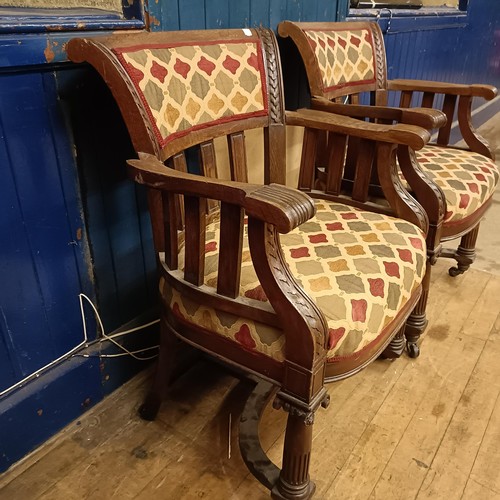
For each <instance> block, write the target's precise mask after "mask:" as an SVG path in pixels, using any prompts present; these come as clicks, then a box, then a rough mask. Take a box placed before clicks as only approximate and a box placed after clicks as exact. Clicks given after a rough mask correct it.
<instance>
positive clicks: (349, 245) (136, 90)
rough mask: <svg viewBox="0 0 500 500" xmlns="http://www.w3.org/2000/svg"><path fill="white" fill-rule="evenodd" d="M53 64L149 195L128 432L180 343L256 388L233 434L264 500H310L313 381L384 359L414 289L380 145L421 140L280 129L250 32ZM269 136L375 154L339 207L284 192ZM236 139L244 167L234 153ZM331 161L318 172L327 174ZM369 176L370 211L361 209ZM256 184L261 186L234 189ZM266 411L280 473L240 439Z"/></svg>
mask: <svg viewBox="0 0 500 500" xmlns="http://www.w3.org/2000/svg"><path fill="white" fill-rule="evenodd" d="M68 55H69V57H70V58H71V59H72V60H73V61H75V62H83V61H87V62H88V63H90V64H91V65H92V66H94V68H95V69H96V70H97V71H98V72H99V73H100V74H101V76H102V77H103V79H104V80H105V82H106V83H107V84H108V85H109V87H110V89H111V90H112V93H113V95H114V98H115V99H116V101H117V103H118V105H119V107H120V109H121V112H122V115H123V118H124V120H125V123H126V125H127V127H128V130H129V132H130V135H131V138H132V141H133V144H134V147H135V149H136V151H137V152H138V155H139V157H140V159H139V160H131V161H129V162H128V170H129V174H130V176H131V177H132V178H133V179H134V180H135V181H136V182H138V183H139V184H143V185H144V186H146V187H147V189H148V192H149V202H150V213H151V219H152V225H153V232H154V240H155V246H156V251H157V255H158V267H159V273H160V279H159V292H160V304H161V322H160V324H161V346H160V354H159V361H158V366H157V371H156V376H155V382H154V384H153V387H152V389H151V391H150V393H149V394H148V396H147V398H146V401H145V403H144V404H143V406H142V408H141V415H142V417H143V418H147V419H153V418H155V416H156V413H157V412H158V410H159V407H160V403H161V401H162V400H163V399H164V398H165V396H166V390H167V388H168V384H169V380H170V376H171V371H172V366H173V365H174V361H175V357H176V352H177V348H178V345H179V339H180V340H182V341H184V342H186V343H188V344H190V345H192V346H194V347H195V348H197V349H199V350H201V351H203V352H205V353H207V354H208V355H211V356H213V357H215V358H216V359H218V360H220V361H222V362H224V363H226V364H228V365H229V366H233V367H235V368H236V369H237V371H238V373H240V374H246V375H247V376H253V377H257V378H258V379H259V380H261V382H259V383H258V385H257V387H256V391H260V392H259V394H260V396H259V397H251V398H250V399H249V400H248V402H247V407H246V409H245V416H244V418H242V424H241V425H242V427H241V429H242V430H241V434H240V440H241V447H240V448H241V452H242V455H243V457H244V459H245V462H246V463H247V465H248V467H249V469H250V470H251V472H252V473H253V474H254V475H255V477H256V478H257V479H258V480H259V481H261V482H262V483H263V484H264V485H265V486H267V487H268V488H269V489H270V490H271V494H272V496H273V498H286V499H299V498H300V499H305V498H310V497H311V496H312V495H313V493H314V483H313V482H312V481H311V480H310V478H309V456H310V453H311V443H312V427H313V420H314V413H315V411H316V410H317V408H318V407H319V406H321V405H323V406H325V407H326V406H327V405H328V400H329V396H328V393H327V391H326V389H325V386H324V382H325V378H328V380H338V379H342V378H345V377H347V376H350V375H353V374H355V373H356V372H357V371H359V370H361V369H362V368H363V367H365V366H366V365H368V364H369V363H370V362H371V361H373V360H374V359H376V358H377V357H378V356H379V355H380V354H381V353H382V352H384V351H385V350H386V349H387V348H388V346H390V345H391V342H393V339H394V338H395V337H396V338H397V335H398V334H400V332H401V331H402V329H404V325H405V321H406V319H407V317H408V315H409V314H410V312H411V310H412V309H413V308H414V306H415V304H416V303H417V301H418V300H419V297H420V294H421V291H422V280H423V277H424V275H425V268H426V262H425V260H426V257H425V255H426V249H425V237H426V232H427V230H428V221H427V217H426V215H425V212H424V211H423V209H422V207H421V206H420V205H418V203H416V202H415V201H414V200H413V199H412V198H411V197H410V196H409V194H408V193H407V191H406V190H405V188H404V186H403V185H402V184H401V182H400V180H399V178H398V176H397V171H396V162H395V155H396V148H397V144H406V145H407V146H408V147H410V146H411V147H413V148H415V149H419V148H422V147H423V146H424V145H425V143H426V142H427V141H428V140H429V134H428V132H426V131H425V130H423V129H421V128H419V127H416V126H412V125H395V126H392V125H391V126H389V125H387V126H386V125H377V124H370V123H367V124H364V123H361V122H359V121H357V120H354V119H351V118H346V117H340V118H338V117H336V116H333V115H331V114H327V113H322V112H317V111H311V110H305V111H303V112H301V113H293V112H290V113H285V110H284V102H283V95H282V79H281V68H280V61H279V57H278V52H277V44H276V39H275V37H274V34H273V32H272V31H270V30H267V29H258V30H217V31H191V32H190V31H186V32H172V33H140V34H128V35H122V34H119V35H115V36H110V37H106V38H104V37H103V38H96V39H74V40H72V41H71V42H70V43H69V44H68ZM286 123H289V124H293V125H295V126H301V127H304V128H305V129H306V131H307V133H308V134H310V135H311V137H314V136H315V133H316V132H315V131H321V130H327V131H329V132H330V133H332V134H334V135H335V137H337V138H338V140H339V141H340V142H342V141H343V143H344V144H348V138H349V137H350V136H351V135H352V136H355V137H358V138H359V139H360V140H362V141H363V142H364V144H366V147H367V150H369V151H372V152H376V153H375V156H376V161H375V162H374V157H373V154H372V155H368V156H367V157H366V158H365V156H364V154H363V153H361V154H359V155H358V156H359V158H358V159H357V160H356V161H355V163H356V164H357V166H358V169H357V174H356V178H355V181H354V182H355V184H356V188H355V190H354V191H355V193H356V195H355V196H354V197H352V196H345V195H343V194H342V193H339V195H338V196H337V197H335V198H330V199H328V197H327V198H324V199H321V198H319V197H318V199H317V200H316V201H315V200H313V198H311V197H310V196H309V195H308V194H306V193H303V192H301V191H299V190H296V189H292V188H289V187H286V186H285V185H284V184H285V181H286V168H287V165H286ZM256 131H258V132H256ZM254 133H255V134H256V136H254V137H257V140H258V141H259V142H260V143H261V145H262V151H263V155H262V158H263V160H262V161H261V159H260V158H259V157H258V156H253V157H249V155H248V154H247V152H248V151H249V149H248V145H247V141H246V139H247V135H248V136H250V135H252V134H254ZM304 154H307V151H305V152H304ZM352 154H353V153H352ZM303 158H304V155H303ZM344 159H345V155H342V154H341V155H339V156H338V157H336V162H337V164H338V166H339V169H342V164H343V161H344ZM372 163H376V164H377V167H379V168H378V170H379V173H378V178H379V180H380V182H378V181H377V182H378V183H377V186H378V189H381V190H383V191H384V192H385V193H386V197H385V200H388V201H386V202H384V204H383V205H378V204H376V203H374V202H372V201H371V200H370V196H369V187H370V186H369V184H370V183H369V182H368V181H369V177H370V175H371V164H372ZM307 165H308V162H307V161H306V160H303V166H304V168H305V169H307V168H308V167H307ZM193 172H194V173H193ZM224 172H226V176H225V175H224ZM256 174H258V175H260V178H261V179H262V180H263V182H262V180H261V181H260V182H256V181H252V182H249V179H250V180H253V179H255V178H256ZM304 175H307V174H304ZM225 177H226V178H225ZM312 194H314V193H312ZM316 194H317V193H316ZM398 342H399V343H400V340H399V341H397V342H396V343H398ZM273 395H275V399H274V404H275V406H276V407H278V408H279V407H281V408H283V409H285V410H286V411H287V412H288V421H287V428H286V435H285V445H284V451H283V463H282V468H281V470H280V469H278V468H277V467H276V466H275V465H273V464H272V463H271V462H269V460H268V459H267V457H266V455H265V453H264V451H263V450H262V449H261V448H260V445H259V440H258V429H257V424H258V420H259V418H260V413H261V411H262V409H263V405H264V404H265V403H266V401H267V400H268V398H269V397H271V396H273Z"/></svg>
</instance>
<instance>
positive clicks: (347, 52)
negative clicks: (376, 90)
mask: <svg viewBox="0 0 500 500" xmlns="http://www.w3.org/2000/svg"><path fill="white" fill-rule="evenodd" d="M304 33H305V35H306V37H307V39H308V41H309V45H310V46H311V47H312V49H313V51H314V53H315V56H316V60H317V63H318V66H319V69H320V72H321V77H322V83H323V91H324V92H328V91H330V90H332V89H334V88H341V87H342V86H343V85H344V84H347V83H348V84H356V83H357V84H360V83H374V82H375V59H374V53H375V50H374V48H373V39H372V35H371V33H370V31H369V30H367V29H360V30H338V31H333V30H332V31H327V30H321V31H315V30H304Z"/></svg>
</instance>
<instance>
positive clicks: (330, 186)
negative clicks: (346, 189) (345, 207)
mask: <svg viewBox="0 0 500 500" xmlns="http://www.w3.org/2000/svg"><path fill="white" fill-rule="evenodd" d="M328 146H329V158H328V169H327V177H326V192H327V193H331V194H335V195H338V194H339V193H340V185H341V182H342V175H343V173H344V160H345V155H346V150H347V136H346V135H342V134H330V136H329V141H328Z"/></svg>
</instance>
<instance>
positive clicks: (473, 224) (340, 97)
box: [278, 21, 499, 357]
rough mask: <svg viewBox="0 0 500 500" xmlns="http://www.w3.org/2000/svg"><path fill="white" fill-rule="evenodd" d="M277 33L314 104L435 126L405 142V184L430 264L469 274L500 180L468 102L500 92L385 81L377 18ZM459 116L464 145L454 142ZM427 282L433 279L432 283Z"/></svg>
mask: <svg viewBox="0 0 500 500" xmlns="http://www.w3.org/2000/svg"><path fill="white" fill-rule="evenodd" d="M278 32H279V34H280V36H281V37H283V38H290V39H291V40H292V41H293V44H294V46H295V47H296V49H295V50H296V51H297V49H298V54H297V58H299V60H300V59H301V60H302V62H303V65H304V68H305V72H306V75H307V81H308V83H309V89H310V93H311V104H310V105H311V108H312V109H316V110H322V111H328V112H332V113H336V114H342V115H345V116H350V117H355V118H357V119H361V120H371V121H375V122H377V123H407V124H415V125H419V126H422V127H424V128H427V129H429V130H432V129H438V134H437V140H436V143H434V144H428V145H426V146H425V147H424V148H422V149H421V150H420V151H416V152H414V151H412V150H411V148H405V147H400V148H399V152H398V161H399V166H400V168H401V171H402V173H403V176H404V178H405V181H406V182H407V183H408V184H409V187H410V188H411V191H412V193H413V195H414V196H415V197H416V199H417V200H418V201H419V202H420V203H421V204H422V205H423V206H424V208H425V210H426V212H427V214H428V216H429V227H430V230H429V233H428V238H427V247H428V253H429V260H430V262H431V263H432V262H435V259H436V258H437V257H438V256H441V257H450V258H453V259H455V260H456V261H457V265H456V267H452V268H450V270H449V273H450V275H451V276H456V275H458V274H461V273H463V272H464V271H466V270H467V269H468V268H469V266H470V264H471V263H472V262H473V260H474V256H475V245H476V239H477V234H478V230H479V224H480V221H481V218H482V217H483V215H484V213H485V212H486V210H487V209H488V207H489V206H490V204H491V201H492V194H493V192H494V190H495V188H496V185H497V183H498V178H499V175H498V171H497V168H496V166H495V163H494V162H493V161H492V156H493V155H492V152H491V151H490V149H489V147H488V145H487V143H486V141H485V140H484V139H483V138H481V137H480V136H479V135H478V134H477V133H476V131H475V130H474V129H473V127H472V124H471V104H472V100H473V98H474V97H481V98H484V99H492V98H493V97H495V95H496V94H497V90H496V89H495V88H494V87H492V86H489V85H457V84H448V83H442V82H426V81H417V80H392V81H391V80H388V79H387V69H386V56H385V48H384V42H383V37H382V33H381V30H380V28H379V26H378V24H377V23H374V22H342V23H294V22H290V21H284V22H282V23H280V25H279V26H278ZM292 60H293V57H292ZM296 62H297V61H296V60H295V63H294V64H296ZM285 81H286V80H285ZM393 91H395V92H399V93H400V103H399V104H400V108H394V107H389V106H387V103H388V96H389V93H390V92H393ZM363 93H368V94H369V97H370V105H362V104H361V102H363V101H362V99H361V96H362V95H363ZM440 99H441V100H440ZM439 102H442V104H441V106H440V109H439V111H440V112H441V113H438V114H436V111H438V110H437V109H433V108H434V107H436V106H438V104H439ZM417 106H420V107H417ZM455 115H456V116H457V119H458V124H459V127H460V131H461V133H462V136H463V139H464V140H465V142H466V144H467V148H466V149H459V148H456V147H454V146H452V145H450V144H449V140H450V130H451V126H452V123H453V119H454V117H455ZM329 147H332V145H331V144H330V145H328V139H327V138H323V144H322V148H320V150H319V151H318V155H317V165H318V166H319V167H322V166H324V165H326V163H327V160H326V159H325V158H324V157H325V153H326V152H327V151H328V148H329ZM326 154H327V153H326ZM412 161H413V162H414V161H417V162H418V166H417V167H416V168H408V164H409V163H410V162H412ZM429 181H430V182H429ZM458 237H460V238H461V240H460V244H459V246H458V248H457V249H456V250H449V249H443V248H442V243H445V242H447V241H449V240H452V239H455V238H458ZM429 279H430V276H428V277H427V278H426V282H427V283H428V280H429ZM426 303H427V293H426V292H424V294H423V296H422V300H421V302H420V304H419V305H418V306H417V308H416V309H415V311H414V312H413V314H412V316H411V318H410V321H409V322H408V327H407V338H408V340H409V345H408V347H409V354H410V356H412V357H416V356H418V354H419V348H418V346H417V341H418V339H419V337H420V335H421V333H422V332H423V331H424V329H425V326H426V324H427V320H426V316H425V309H426Z"/></svg>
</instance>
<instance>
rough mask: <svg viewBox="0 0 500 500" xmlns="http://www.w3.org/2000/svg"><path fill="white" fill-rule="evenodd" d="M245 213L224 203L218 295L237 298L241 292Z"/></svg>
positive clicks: (234, 206) (222, 208)
mask: <svg viewBox="0 0 500 500" xmlns="http://www.w3.org/2000/svg"><path fill="white" fill-rule="evenodd" d="M243 217H244V213H243V210H241V209H240V208H239V207H238V206H236V205H231V204H229V203H222V204H221V210H220V234H221V235H224V237H223V238H221V239H220V241H219V269H220V270H223V272H219V273H218V276H217V293H218V294H220V295H224V296H226V297H231V298H235V297H237V296H238V295H239V292H240V275H241V259H242V255H241V250H242V243H243Z"/></svg>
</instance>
